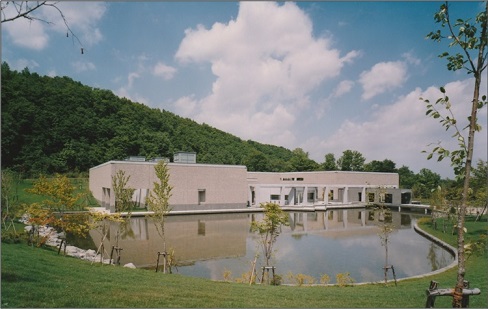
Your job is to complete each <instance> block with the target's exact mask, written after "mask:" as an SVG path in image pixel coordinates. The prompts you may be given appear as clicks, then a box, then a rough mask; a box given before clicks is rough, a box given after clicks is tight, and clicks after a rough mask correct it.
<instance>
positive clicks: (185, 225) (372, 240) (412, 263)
mask: <svg viewBox="0 0 488 309" xmlns="http://www.w3.org/2000/svg"><path fill="white" fill-rule="evenodd" d="M288 215H289V223H290V224H289V226H283V227H282V234H281V235H280V236H279V241H278V244H277V246H276V250H277V253H278V255H279V261H278V264H277V265H278V266H279V267H281V268H282V269H281V268H280V269H281V271H282V272H283V273H286V272H287V271H292V272H303V273H308V274H310V275H317V276H320V273H322V272H327V273H328V274H329V275H332V276H334V273H333V272H335V271H339V272H341V267H342V268H343V270H342V272H344V271H347V272H349V271H350V272H351V274H354V276H353V277H354V278H355V279H356V280H357V282H364V281H373V280H381V276H382V274H383V269H382V267H383V262H382V261H383V260H384V256H383V255H384V253H381V252H383V251H384V250H383V249H382V248H381V245H380V239H379V237H378V232H379V228H378V225H379V224H381V223H382V221H384V220H391V223H392V225H393V226H394V228H395V231H394V232H393V234H396V236H395V239H392V248H391V250H390V251H391V263H392V264H394V265H395V270H397V277H398V278H401V277H405V276H412V275H416V274H421V273H425V272H428V271H431V270H435V269H438V268H440V267H444V266H446V265H448V264H449V263H450V262H451V261H452V256H450V254H448V253H447V252H446V251H445V250H443V249H442V248H440V247H438V246H437V245H433V244H430V243H429V242H428V241H427V240H426V239H424V238H422V237H421V236H420V235H418V234H416V233H415V232H414V231H413V222H414V218H415V217H416V216H418V217H420V216H423V215H416V214H411V213H399V212H393V214H392V216H391V217H385V216H382V214H381V212H379V211H374V210H370V209H340V210H329V211H317V212H289V213H288ZM263 216H264V215H263V213H250V214H209V215H175V216H168V217H167V218H166V225H165V231H166V244H167V248H168V249H170V248H173V249H174V252H175V256H176V259H177V261H178V264H179V267H181V268H180V269H179V271H181V272H183V273H186V274H190V275H195V276H202V277H209V276H210V277H212V278H213V279H221V278H218V277H219V276H220V275H219V274H218V273H219V272H220V273H223V272H224V268H226V269H229V270H232V271H233V272H234V273H235V274H240V273H242V272H243V271H246V269H247V268H246V267H248V266H245V265H247V262H248V261H251V260H253V257H254V254H255V250H256V240H257V239H258V238H259V237H257V235H256V234H253V233H251V231H250V226H251V222H252V221H254V220H262V219H263ZM117 227H118V225H117V224H116V223H112V224H111V225H110V233H109V235H108V237H107V239H106V240H105V241H104V246H105V252H106V253H105V257H106V258H109V257H110V251H111V248H112V246H116V235H117V229H118V228H117ZM90 234H91V236H92V238H93V240H94V242H95V244H96V245H97V247H98V246H99V244H100V241H101V238H102V237H101V233H100V232H96V231H92V232H91V233H90ZM402 235H404V236H402ZM297 240H299V241H298V242H297ZM351 244H354V245H352V246H351ZM118 246H119V247H120V248H122V251H121V259H120V263H121V264H122V265H123V264H126V263H133V264H134V265H136V266H137V267H142V268H152V269H154V267H155V266H156V260H157V252H158V251H159V252H162V248H163V244H162V239H161V237H160V236H159V234H158V232H157V230H156V227H155V226H154V224H153V223H152V222H151V220H148V219H146V218H145V217H133V218H131V219H130V229H129V233H123V235H122V236H121V237H120V240H119V242H118ZM424 247H425V248H424ZM342 250H346V251H344V252H343V253H341V252H342ZM347 250H352V251H347ZM405 250H406V251H405ZM305 252H307V253H305ZM356 256H368V258H365V259H357V258H354V257H356ZM297 261H300V263H297ZM317 261H321V263H317ZM334 261H335V262H334ZM221 263H222V264H221ZM337 263H339V265H337ZM218 265H220V266H218ZM307 265H308V266H307ZM397 265H398V269H397ZM233 267H234V269H233ZM294 267H295V268H296V267H301V268H297V269H293V268H294ZM354 268H357V269H358V270H357V271H356V272H355V271H354ZM402 268H403V269H402ZM210 269H212V271H214V273H212V275H209V273H210V272H211V270H210ZM215 271H216V272H217V274H215ZM376 272H378V274H379V276H380V277H379V279H378V278H377V277H375V276H376V274H375V275H371V274H370V273H376ZM315 273H316V274H315ZM364 273H367V275H365V274H364Z"/></svg>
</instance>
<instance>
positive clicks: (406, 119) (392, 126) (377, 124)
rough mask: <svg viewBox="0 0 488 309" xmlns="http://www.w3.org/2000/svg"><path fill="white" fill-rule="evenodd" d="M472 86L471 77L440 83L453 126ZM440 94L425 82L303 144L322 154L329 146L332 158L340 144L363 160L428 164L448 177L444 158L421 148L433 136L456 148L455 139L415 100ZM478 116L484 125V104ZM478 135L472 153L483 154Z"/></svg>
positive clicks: (415, 166)
mask: <svg viewBox="0 0 488 309" xmlns="http://www.w3.org/2000/svg"><path fill="white" fill-rule="evenodd" d="M472 87H473V80H472V79H467V80H462V81H455V82H451V83H449V84H447V85H446V86H445V88H446V91H447V94H448V95H449V98H450V100H451V102H452V104H453V112H454V115H455V117H456V118H457V120H458V125H459V128H464V127H465V126H466V125H467V124H468V123H467V120H466V118H467V116H468V115H467V111H469V104H470V103H469V102H470V100H471V98H470V96H471V93H472ZM483 87H484V89H482V93H486V91H487V90H486V85H484V86H483ZM440 96H441V93H440V92H439V89H438V88H436V87H429V88H428V89H426V90H424V91H422V90H421V89H420V88H417V89H415V90H413V91H411V92H410V93H408V94H407V95H406V96H403V97H400V98H398V100H396V102H393V103H392V104H391V105H387V106H384V107H382V108H380V109H377V110H376V111H375V114H374V115H373V117H372V118H371V119H370V120H368V121H363V122H360V121H359V122H358V121H352V120H348V121H345V122H344V123H343V124H342V126H341V127H340V128H339V129H338V130H337V131H336V132H335V133H334V134H333V135H332V136H330V137H329V138H327V139H325V140H323V141H322V142H320V139H318V138H314V139H313V141H310V142H309V143H308V145H309V146H310V148H307V149H312V151H313V152H315V153H318V154H320V155H317V156H321V157H322V158H323V154H324V153H326V152H335V154H336V158H337V157H338V156H340V155H341V154H342V151H343V150H346V149H354V150H358V151H359V152H361V153H362V154H363V155H364V156H365V157H366V158H367V159H368V160H383V159H390V160H393V161H394V162H396V163H397V164H399V165H400V166H401V165H407V166H409V167H410V168H411V169H412V170H414V171H417V172H418V170H420V168H423V167H426V166H429V168H430V169H432V170H434V171H436V172H438V173H440V174H441V175H443V176H451V177H452V168H451V167H450V162H448V161H449V160H448V159H447V160H444V161H443V162H441V163H437V162H435V160H434V161H427V160H426V157H427V155H426V154H425V153H421V151H422V150H430V149H432V148H433V146H429V144H432V143H438V142H441V143H442V145H443V146H444V147H446V148H448V149H451V150H454V149H456V148H457V141H456V140H454V139H453V138H452V137H451V136H452V134H453V132H451V131H448V132H446V131H445V129H444V128H443V127H442V126H441V125H440V124H439V122H438V121H437V120H434V119H432V118H430V117H426V116H425V112H426V105H425V103H424V102H423V101H421V100H419V98H420V97H422V98H424V99H429V100H430V101H431V102H435V101H436V100H437V98H439V97H440ZM478 118H479V123H480V124H481V126H482V127H483V128H486V125H487V115H486V110H484V111H483V112H481V113H479V117H478ZM464 134H465V135H466V138H467V134H468V132H467V131H464ZM485 134H486V133H485ZM481 135H483V134H478V137H477V139H476V147H475V158H482V159H483V158H484V159H486V155H487V141H486V136H484V137H481ZM324 149H326V150H327V151H324ZM386 153H387V155H386ZM386 156H387V157H386ZM400 166H397V167H400Z"/></svg>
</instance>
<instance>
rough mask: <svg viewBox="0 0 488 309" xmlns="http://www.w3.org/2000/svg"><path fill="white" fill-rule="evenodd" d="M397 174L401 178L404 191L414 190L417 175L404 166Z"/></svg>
mask: <svg viewBox="0 0 488 309" xmlns="http://www.w3.org/2000/svg"><path fill="white" fill-rule="evenodd" d="M397 172H398V175H399V176H400V187H401V188H404V189H412V187H413V185H414V184H415V173H414V172H413V171H411V170H410V168H409V167H408V166H405V165H402V167H400V168H399V169H398V170H397Z"/></svg>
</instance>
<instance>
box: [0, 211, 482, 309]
mask: <svg viewBox="0 0 488 309" xmlns="http://www.w3.org/2000/svg"><path fill="white" fill-rule="evenodd" d="M467 223H468V224H467V226H468V235H469V237H473V238H476V237H479V235H480V234H482V233H485V234H486V227H487V224H486V221H485V222H473V221H472V220H468V222H467ZM423 228H424V229H425V230H427V231H429V232H432V233H433V234H436V236H437V237H438V238H442V239H444V240H446V241H447V242H449V243H451V244H454V243H455V236H452V235H451V234H450V233H442V232H439V231H433V230H432V229H431V228H430V227H429V226H428V224H424V225H423ZM1 249H2V269H1V275H2V277H1V279H2V282H1V288H2V290H1V291H2V293H1V307H2V308H7V307H85V308H86V307H135V308H136V307H146V308H147V307H206V308H209V307H248V308H250V307H295V308H296V307H308V308H313V307H328V308H355V307H356V308H358V307H360V308H365V307H367V308H402V307H404V308H407V307H417V308H418V307H425V301H426V297H425V290H426V288H427V287H428V286H429V282H430V280H436V281H438V282H439V285H440V287H442V288H448V287H452V286H453V285H454V283H455V279H456V269H455V268H454V269H451V270H449V271H446V272H444V273H441V274H437V275H434V276H430V277H426V278H421V279H412V280H405V281H400V282H399V283H398V286H397V287H395V285H394V284H389V285H387V286H385V285H384V284H369V285H359V286H353V287H337V286H331V287H325V286H313V287H311V286H301V287H298V286H266V285H263V286H261V285H251V286H250V285H247V284H239V283H230V282H215V281H210V280H206V279H200V278H191V277H185V276H182V275H178V274H172V275H169V274H167V275H165V274H162V273H155V272H153V271H149V270H143V269H128V268H123V267H115V266H111V265H103V266H102V265H100V264H91V263H90V262H87V261H82V260H78V259H75V258H71V257H64V256H58V255H57V252H56V251H54V250H53V249H40V248H32V247H29V246H27V245H26V244H4V243H2V248H1ZM487 260H488V257H487V254H486V253H485V255H484V256H474V255H473V256H471V257H470V258H469V259H468V261H467V274H466V278H467V279H468V280H469V281H470V283H471V287H477V288H480V289H481V291H482V294H481V295H478V296H473V297H471V298H470V307H472V308H487V307H488V299H487V291H488V263H487ZM450 306H451V298H450V297H439V298H438V299H437V300H436V307H450Z"/></svg>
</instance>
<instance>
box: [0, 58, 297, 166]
mask: <svg viewBox="0 0 488 309" xmlns="http://www.w3.org/2000/svg"><path fill="white" fill-rule="evenodd" d="M177 151H193V152H196V153H197V162H199V163H213V164H243V165H247V166H248V168H249V169H250V170H260V171H285V170H290V169H292V167H290V166H289V162H290V159H291V158H292V156H293V152H292V151H290V150H288V149H285V148H283V147H277V146H272V145H264V144H260V143H257V142H253V141H250V140H248V141H245V140H242V139H240V138H238V137H235V136H233V135H231V134H228V133H225V132H223V131H220V130H218V129H215V128H213V127H211V126H209V125H206V124H198V123H196V122H195V121H193V120H190V119H187V118H182V117H179V116H177V115H175V114H173V113H171V112H168V111H165V110H160V109H155V108H149V107H148V106H146V105H143V104H139V103H134V102H131V101H129V100H127V99H125V98H119V97H117V96H116V95H114V94H113V93H112V92H111V91H108V90H103V89H97V88H92V87H88V86H85V85H82V84H81V83H79V82H76V81H74V80H72V79H71V78H69V77H48V76H40V75H38V74H37V73H31V72H29V70H28V69H24V70H23V71H21V72H17V71H13V70H11V69H10V67H9V66H8V64H7V63H5V62H4V63H2V166H3V167H4V168H11V169H13V170H15V171H17V172H21V173H23V174H24V175H32V176H35V175H37V174H39V173H46V174H53V173H67V172H86V171H88V169H89V168H91V167H93V166H96V165H98V164H101V163H103V162H106V161H109V160H120V159H125V158H127V157H128V156H145V157H146V158H147V159H151V158H154V157H167V158H171V159H172V158H173V153H175V152H177Z"/></svg>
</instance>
